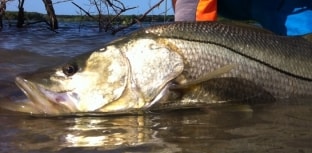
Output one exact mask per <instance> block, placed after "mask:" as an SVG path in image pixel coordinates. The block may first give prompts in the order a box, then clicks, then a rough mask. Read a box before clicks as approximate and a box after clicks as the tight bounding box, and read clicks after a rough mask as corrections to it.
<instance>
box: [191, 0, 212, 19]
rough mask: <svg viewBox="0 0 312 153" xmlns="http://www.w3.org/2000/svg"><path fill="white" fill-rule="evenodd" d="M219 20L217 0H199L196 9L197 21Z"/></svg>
mask: <svg viewBox="0 0 312 153" xmlns="http://www.w3.org/2000/svg"><path fill="white" fill-rule="evenodd" d="M215 20H217V0H199V2H198V5H197V10H196V21H215Z"/></svg>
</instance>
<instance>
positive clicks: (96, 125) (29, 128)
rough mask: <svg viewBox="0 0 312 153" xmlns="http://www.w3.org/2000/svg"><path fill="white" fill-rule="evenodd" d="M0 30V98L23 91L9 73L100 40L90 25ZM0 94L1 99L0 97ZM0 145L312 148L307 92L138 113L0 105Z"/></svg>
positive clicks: (304, 151)
mask: <svg viewBox="0 0 312 153" xmlns="http://www.w3.org/2000/svg"><path fill="white" fill-rule="evenodd" d="M59 32H60V33H58V34H56V33H53V32H50V31H48V30H46V29H45V28H40V27H34V28H27V29H23V30H19V31H16V30H15V29H12V28H7V29H4V30H3V31H1V32H0V99H1V100H7V99H11V100H12V99H13V100H14V98H16V99H19V98H21V97H23V95H22V93H21V91H20V90H19V89H17V87H16V86H15V84H14V82H13V80H14V76H15V75H16V74H18V73H21V72H28V71H33V70H35V69H37V68H39V67H43V66H49V65H52V64H55V63H58V62H63V61H64V60H66V59H68V58H70V57H73V56H75V55H77V54H79V53H82V52H86V51H89V50H91V49H94V48H98V47H100V46H101V45H102V44H104V43H105V42H107V41H109V40H111V39H113V36H110V35H107V34H103V33H98V32H97V29H96V28H90V27H85V29H81V30H80V31H79V30H78V29H75V25H66V24H64V25H63V26H61V29H60V30H59ZM1 100H0V102H1ZM0 152H8V153H11V152H34V153H45V152H61V153H67V152H68V153H71V152H75V153H80V152H81V153H85V152H87V153H102V152H103V153H104V152H109V153H111V152H114V153H119V152H135V153H138V152H160V153H171V152H190V153H204V152H207V153H208V152H209V153H253V152H254V153H263V152H268V153H287V152H289V153H309V152H312V99H308V98H306V99H292V100H284V101H277V102H274V103H263V104H252V105H249V104H236V105H218V106H203V107H201V108H199V109H185V110H172V111H165V112H152V113H149V114H144V115H110V116H107V115H96V116H94V115H93V116H91V115H89V116H63V117H45V116H31V115H29V114H21V113H16V112H11V111H6V110H2V109H1V110H0Z"/></svg>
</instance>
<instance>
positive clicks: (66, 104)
mask: <svg viewBox="0 0 312 153" xmlns="http://www.w3.org/2000/svg"><path fill="white" fill-rule="evenodd" d="M15 83H16V85H17V86H18V87H19V88H20V89H21V90H22V91H23V93H24V94H25V95H26V96H27V98H28V99H29V100H30V101H29V102H27V103H28V104H27V105H25V104H23V107H24V108H25V109H24V110H25V112H30V113H32V114H48V115H59V114H69V113H73V112H77V108H76V106H75V103H74V99H73V98H71V96H69V95H72V94H69V93H70V92H61V93H57V92H53V91H50V90H48V89H45V88H43V87H41V86H39V85H37V84H35V83H33V82H31V81H29V80H27V79H24V78H23V77H21V76H17V77H16V79H15ZM76 97H77V96H76Z"/></svg>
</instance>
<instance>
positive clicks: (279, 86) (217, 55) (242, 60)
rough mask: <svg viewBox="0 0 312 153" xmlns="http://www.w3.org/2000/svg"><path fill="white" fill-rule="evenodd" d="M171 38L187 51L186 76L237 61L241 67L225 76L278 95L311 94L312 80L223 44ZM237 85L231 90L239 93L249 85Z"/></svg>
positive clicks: (184, 54)
mask: <svg viewBox="0 0 312 153" xmlns="http://www.w3.org/2000/svg"><path fill="white" fill-rule="evenodd" d="M167 41H169V42H171V43H172V44H176V46H177V48H179V49H180V52H182V53H183V56H184V58H185V60H186V61H185V63H187V64H186V65H185V68H184V71H183V75H184V76H185V77H186V78H187V79H189V80H195V79H196V78H199V77H201V75H203V74H205V73H207V72H209V71H213V70H215V69H218V68H220V67H222V66H224V65H228V64H234V65H237V66H236V67H235V68H234V69H233V70H231V71H230V72H229V73H226V74H224V75H223V76H222V77H235V78H242V79H246V80H252V81H253V82H254V83H255V84H257V85H259V86H262V87H264V88H265V89H266V90H267V91H269V92H270V93H271V94H272V95H273V96H274V97H276V98H287V97H295V96H298V95H310V94H311V90H312V82H311V81H308V80H304V79H300V78H297V77H293V76H291V75H287V74H285V73H282V72H280V71H278V70H276V69H273V68H271V67H270V66H267V65H265V64H263V63H261V62H258V61H256V60H253V59H250V58H246V57H245V56H244V55H241V54H238V53H236V52H233V51H232V50H230V49H228V48H225V47H223V46H219V45H216V44H209V43H203V42H194V41H188V40H181V39H171V38H169V39H167ZM195 59H196V60H195ZM221 85H222V84H221ZM235 87H236V88H232V89H231V90H233V91H236V92H237V94H239V92H241V91H242V90H245V89H243V88H246V87H245V86H243V85H242V86H235ZM221 92H222V91H221Z"/></svg>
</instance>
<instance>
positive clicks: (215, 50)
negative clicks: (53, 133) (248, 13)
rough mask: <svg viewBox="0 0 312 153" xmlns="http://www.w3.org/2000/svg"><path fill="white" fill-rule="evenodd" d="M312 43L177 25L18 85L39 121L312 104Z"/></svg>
mask: <svg viewBox="0 0 312 153" xmlns="http://www.w3.org/2000/svg"><path fill="white" fill-rule="evenodd" d="M311 59H312V43H311V42H310V41H308V40H305V39H303V38H299V37H284V36H278V35H275V34H273V33H271V32H268V31H265V30H261V29H259V28H255V27H249V26H243V25H235V24H234V25H233V24H230V23H222V22H177V23H170V24H165V25H157V26H152V27H148V28H143V29H141V30H139V31H137V32H134V33H132V34H130V35H127V36H125V37H122V38H119V39H117V40H114V41H112V42H110V43H107V44H105V45H104V46H103V47H102V48H100V49H98V50H93V51H90V52H87V53H84V54H81V55H79V56H77V57H75V58H73V59H71V60H69V61H68V62H66V63H64V64H62V65H59V66H56V67H50V68H43V69H40V70H37V71H35V72H33V73H26V74H20V75H19V76H17V77H16V83H17V85H18V86H19V87H20V88H21V89H22V91H23V92H24V93H25V94H26V96H27V97H28V99H29V100H27V101H26V102H21V103H5V104H3V105H1V106H2V107H5V108H7V109H10V110H14V111H21V112H30V113H33V114H49V115H62V114H71V113H81V112H101V113H103V112H106V113H114V114H116V113H117V114H118V113H129V112H133V111H134V112H140V111H142V110H143V111H146V110H155V109H156V110H157V109H178V108H182V107H185V106H186V107H194V106H195V107H196V106H199V105H200V104H203V103H204V104H211V103H223V102H244V101H246V100H249V101H251V102H257V100H260V102H263V101H262V100H263V99H268V101H267V100H264V101H266V102H269V101H271V100H273V101H274V100H275V99H276V98H296V97H299V98H301V97H305V96H307V97H311V96H312V60H311Z"/></svg>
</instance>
